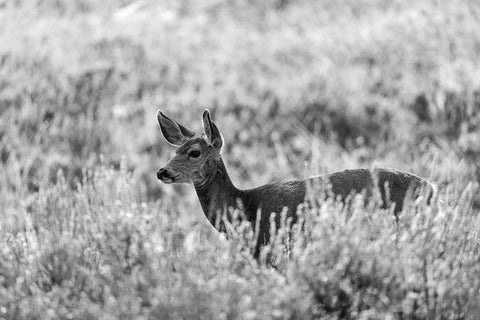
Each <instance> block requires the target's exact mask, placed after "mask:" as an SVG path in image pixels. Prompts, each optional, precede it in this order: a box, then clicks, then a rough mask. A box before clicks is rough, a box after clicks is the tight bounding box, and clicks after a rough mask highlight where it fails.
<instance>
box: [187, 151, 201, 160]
mask: <svg viewBox="0 0 480 320" xmlns="http://www.w3.org/2000/svg"><path fill="white" fill-rule="evenodd" d="M188 157H189V158H198V157H200V151H197V150H194V151H190V152H189V153H188Z"/></svg>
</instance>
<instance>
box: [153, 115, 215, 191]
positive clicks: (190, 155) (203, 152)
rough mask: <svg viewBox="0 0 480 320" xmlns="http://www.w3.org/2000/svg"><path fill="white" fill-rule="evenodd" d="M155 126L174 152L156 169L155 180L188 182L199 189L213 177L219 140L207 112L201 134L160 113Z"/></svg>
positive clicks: (203, 117)
mask: <svg viewBox="0 0 480 320" xmlns="http://www.w3.org/2000/svg"><path fill="white" fill-rule="evenodd" d="M157 118H158V123H159V124H160V128H161V130H162V133H163V136H164V137H165V139H166V140H167V142H168V143H170V144H171V145H172V146H174V147H177V148H178V149H177V150H176V152H175V156H174V157H173V158H172V159H170V161H168V163H167V164H166V165H165V166H164V167H163V168H161V169H160V170H158V172H157V178H158V179H159V180H161V181H162V182H164V183H189V182H192V183H193V184H194V185H195V186H196V187H201V186H204V185H206V184H208V182H209V181H210V180H211V179H212V178H213V177H214V176H215V174H216V171H217V163H218V161H219V160H220V150H221V148H222V145H223V139H222V136H221V134H220V131H219V130H218V128H217V126H216V125H215V123H214V122H213V121H212V119H211V117H210V112H209V111H208V109H207V110H205V111H204V112H203V116H202V120H203V129H204V133H202V134H196V133H194V132H193V131H191V130H190V129H187V128H186V127H184V126H182V125H181V124H179V123H178V122H176V121H175V120H173V119H171V118H169V117H167V116H166V115H165V114H164V113H163V112H161V111H160V110H159V111H158V114H157Z"/></svg>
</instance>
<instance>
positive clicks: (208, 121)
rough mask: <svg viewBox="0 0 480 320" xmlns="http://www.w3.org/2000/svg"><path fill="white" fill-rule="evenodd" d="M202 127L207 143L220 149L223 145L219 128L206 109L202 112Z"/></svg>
mask: <svg viewBox="0 0 480 320" xmlns="http://www.w3.org/2000/svg"><path fill="white" fill-rule="evenodd" d="M203 129H204V130H205V134H206V135H207V141H208V143H209V144H210V145H211V146H213V147H214V148H215V149H217V150H220V149H221V148H222V146H223V138H222V135H221V134H220V130H218V128H217V126H216V125H215V123H214V122H213V121H212V118H211V117H210V111H208V109H205V111H204V112H203Z"/></svg>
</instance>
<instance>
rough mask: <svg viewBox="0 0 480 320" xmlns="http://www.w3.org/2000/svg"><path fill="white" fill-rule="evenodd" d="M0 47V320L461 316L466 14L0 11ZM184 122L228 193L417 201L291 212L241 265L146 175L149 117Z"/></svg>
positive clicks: (474, 159) (176, 190)
mask: <svg viewBox="0 0 480 320" xmlns="http://www.w3.org/2000/svg"><path fill="white" fill-rule="evenodd" d="M0 44H1V45H0V163H1V165H0V217H1V222H0V319H3V318H5V319H119V318H125V319H130V318H135V319H144V318H145V319H212V318H214V319H258V318H266V319H315V318H326V319H336V318H350V319H478V318H479V317H480V300H479V297H480V280H479V279H480V221H479V220H480V216H479V208H480V192H479V191H478V183H479V182H480V143H479V141H480V74H479V70H480V68H479V61H480V50H479V48H480V3H479V2H477V1H468V0H459V1H455V2H448V3H447V2H439V1H434V0H424V1H402V2H391V1H380V0H369V1H366V0H342V1H330V0H324V1H311V0H295V1H294V0H268V1H260V2H258V1H248V0H244V1H240V0H229V1H195V0H189V1H187V0H185V1H180V2H177V1H162V2H161V3H157V2H154V1H149V0H140V1H135V2H132V1H123V0H122V1H120V0H107V1H94V0H81V1H73V0H64V1H47V0H34V1H13V0H11V1H10V0H6V1H5V0H4V1H1V0H0ZM205 107H208V108H209V109H210V110H211V111H212V112H213V117H214V119H215V121H216V123H217V124H218V125H219V127H220V130H221V131H222V133H223V134H224V138H225V141H226V146H225V148H224V151H223V155H224V158H225V159H226V161H227V163H228V166H229V168H230V173H231V176H232V179H233V180H234V181H235V183H236V184H237V185H238V186H239V187H248V186H253V185H258V184H261V183H266V182H270V181H272V180H284V179H291V178H299V177H303V176H306V175H311V174H321V173H324V172H330V171H335V170H340V169H344V168H353V167H372V166H388V167H395V168H399V169H404V170H407V171H410V172H413V173H416V174H418V175H420V176H423V177H426V178H429V179H430V180H431V181H434V182H436V183H437V184H438V186H439V193H438V196H437V197H435V198H434V199H433V201H432V204H431V205H430V206H427V205H426V203H425V201H424V200H425V199H423V200H421V201H419V202H418V203H410V204H408V206H407V208H406V210H405V212H404V213H403V214H402V215H401V216H400V219H399V221H398V223H397V222H395V219H394V217H393V215H392V214H391V213H389V212H385V211H383V210H381V209H379V208H378V207H377V206H375V204H374V203H372V204H371V205H370V206H369V207H367V208H364V207H363V206H360V205H357V206H353V208H351V210H348V211H347V210H346V209H344V208H342V206H341V205H340V204H337V203H334V202H331V201H327V202H320V203H317V202H312V203H310V204H311V206H310V208H309V209H303V210H302V211H301V214H302V217H303V218H304V221H305V228H304V230H299V229H298V228H296V229H295V227H294V234H296V235H297V237H296V241H295V242H294V243H293V245H292V247H290V248H288V250H285V246H284V243H285V241H284V237H285V235H286V233H285V232H284V231H285V230H283V231H282V230H280V231H279V232H278V235H277V238H276V241H274V242H273V243H272V244H271V246H269V247H268V248H266V249H265V251H264V253H263V260H262V261H260V262H257V261H253V260H252V258H251V255H250V254H249V242H251V232H250V231H249V227H248V226H245V225H241V226H235V228H234V229H235V230H236V231H235V232H233V233H232V234H231V236H230V238H231V239H229V240H228V241H227V240H225V239H224V238H223V237H222V236H220V235H218V234H217V233H216V232H215V231H213V230H212V228H211V227H210V226H209V225H208V223H207V221H206V219H205V218H204V217H203V213H202V212H201V209H200V206H199V204H198V200H197V199H196V196H195V194H194V191H193V188H192V187H191V186H172V185H162V184H160V183H159V182H158V181H157V180H156V178H155V172H156V171H157V170H158V168H160V167H161V166H162V165H163V164H164V163H165V162H166V160H167V159H168V158H169V156H170V154H171V153H172V149H171V147H169V146H168V145H167V144H166V143H165V141H164V140H163V138H162V137H161V134H160V130H159V129H158V124H157V122H156V121H157V120H156V117H155V115H156V110H157V109H158V108H162V110H165V111H166V112H167V113H169V114H171V115H172V116H173V117H174V118H175V119H178V120H179V121H180V122H182V123H185V124H188V125H191V126H192V127H193V128H194V129H197V130H200V129H201V121H200V115H201V111H202V110H203V109H204V108H205ZM267 256H268V257H274V258H275V259H274V261H275V262H274V266H273V267H272V266H270V265H268V264H267V263H265V260H266V259H267Z"/></svg>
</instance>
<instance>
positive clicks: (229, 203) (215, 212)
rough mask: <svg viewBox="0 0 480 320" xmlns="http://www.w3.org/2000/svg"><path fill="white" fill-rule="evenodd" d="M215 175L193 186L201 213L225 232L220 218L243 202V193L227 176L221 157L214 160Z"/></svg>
mask: <svg viewBox="0 0 480 320" xmlns="http://www.w3.org/2000/svg"><path fill="white" fill-rule="evenodd" d="M215 166H216V170H215V171H214V172H215V173H214V174H213V175H212V176H211V177H210V178H209V179H208V180H207V181H206V182H204V183H202V184H201V185H194V186H195V191H196V192H197V195H198V199H199V200H200V204H201V205H202V209H203V212H204V214H205V216H206V217H207V219H208V221H210V223H211V224H212V225H213V226H214V227H215V228H216V229H217V230H218V231H220V232H225V231H226V230H225V225H224V223H223V222H222V221H221V217H222V216H223V215H224V214H226V216H227V219H228V220H230V215H228V208H231V207H233V208H237V207H238V206H237V201H238V200H240V201H242V202H245V200H246V199H245V193H244V192H243V191H241V190H239V189H237V188H236V187H235V186H234V185H233V183H232V180H230V177H229V175H228V172H227V169H226V167H225V164H224V162H223V160H222V158H221V157H219V158H218V159H216V160H215Z"/></svg>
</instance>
